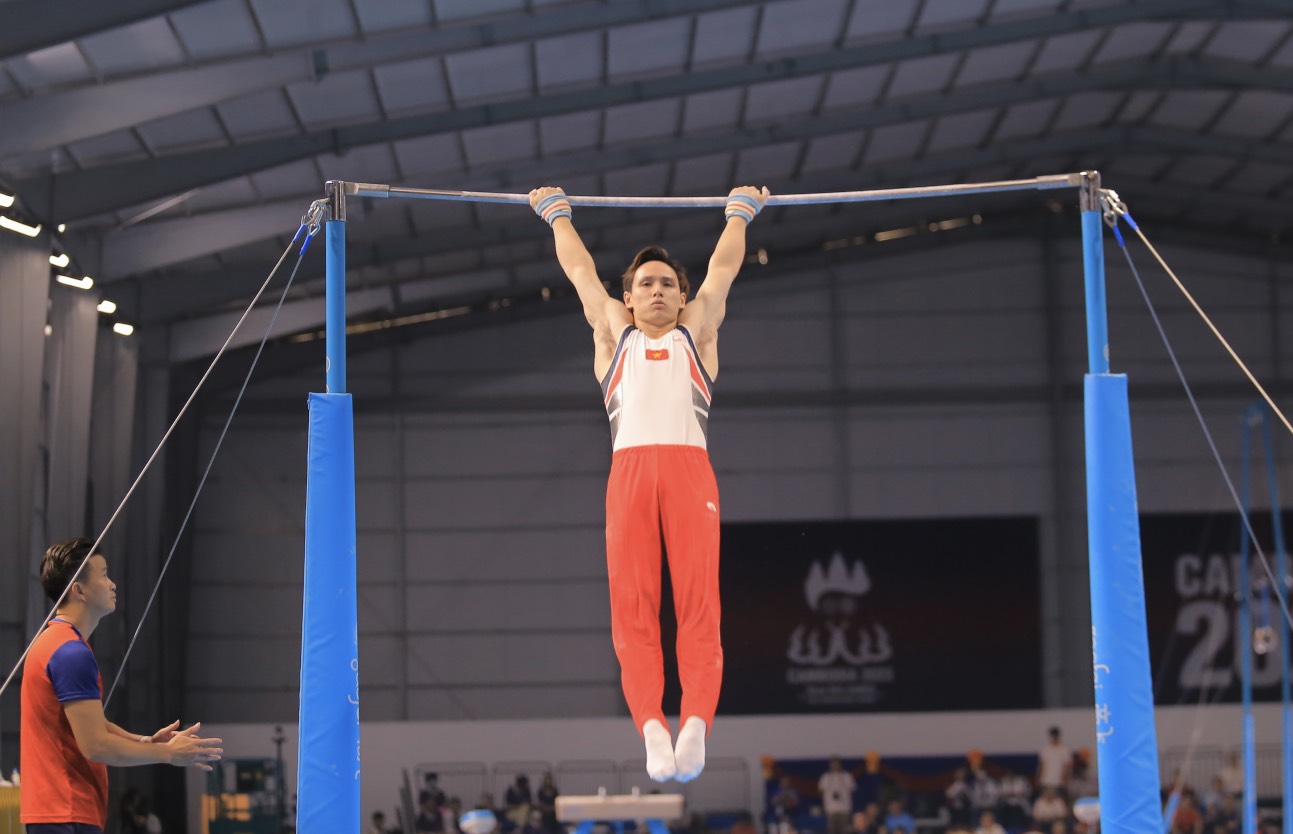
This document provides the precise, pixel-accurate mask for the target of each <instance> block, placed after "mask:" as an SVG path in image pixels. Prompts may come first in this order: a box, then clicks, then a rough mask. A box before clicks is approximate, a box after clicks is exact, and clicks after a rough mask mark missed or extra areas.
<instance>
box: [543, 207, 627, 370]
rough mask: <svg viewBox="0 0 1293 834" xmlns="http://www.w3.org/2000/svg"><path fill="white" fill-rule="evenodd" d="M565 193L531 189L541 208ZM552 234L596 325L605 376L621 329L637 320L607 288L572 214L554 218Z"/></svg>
mask: <svg viewBox="0 0 1293 834" xmlns="http://www.w3.org/2000/svg"><path fill="white" fill-rule="evenodd" d="M561 193H563V192H562V191H561V189H560V188H551V187H545V188H536V189H535V190H533V191H531V192H530V205H531V206H532V207H533V208H534V209H535V210H536V211H538V206H539V202H540V201H541V200H543V199H544V198H545V197H549V196H551V195H553V194H561ZM552 237H553V240H554V241H555V243H556V247H557V262H558V263H559V264H561V269H562V271H563V272H565V273H566V277H567V278H568V279H570V283H571V284H572V285H574V288H575V292H576V293H578V294H579V300H580V302H581V303H582V304H583V305H584V318H586V319H587V320H588V324H589V325H590V326H591V327H592V328H593V345H594V358H593V371H594V373H596V374H597V378H598V379H601V378H602V377H603V376H605V374H606V369H607V368H609V367H610V364H611V358H612V357H613V356H614V353H615V343H616V341H617V340H618V339H619V336H620V333H621V332H622V331H623V330H624V326H625V325H628V324H632V323H633V317H632V315H630V314H629V311H628V308H627V307H625V306H624V302H623V301H620V300H618V299H615V298H611V296H610V295H609V294H608V293H607V292H606V287H604V286H603V285H602V282H601V279H600V278H598V277H597V264H596V263H595V262H594V261H593V256H592V255H590V254H588V249H587V247H585V246H584V242H583V240H582V239H581V238H580V237H579V232H577V231H575V226H574V224H573V223H572V222H571V221H570V218H569V217H558V218H556V219H555V220H553V221H552Z"/></svg>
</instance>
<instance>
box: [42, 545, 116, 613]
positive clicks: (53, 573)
mask: <svg viewBox="0 0 1293 834" xmlns="http://www.w3.org/2000/svg"><path fill="white" fill-rule="evenodd" d="M92 547H94V541H93V540H91V539H68V540H67V541H62V542H59V543H58V544H56V545H53V546H52V547H50V548H49V550H46V551H45V558H43V559H41V560H40V586H41V587H42V588H44V589H45V596H47V597H49V599H50V601H51V602H57V601H58V598H59V597H61V596H62V595H63V592H64V591H66V590H67V586H68V585H71V584H72V577H74V576H76V571H77V569H78V568H80V567H81V563H82V562H84V561H85V557H86V556H88V555H90V548H92ZM95 553H96V554H98V555H103V554H102V551H97V550H96V551H95Z"/></svg>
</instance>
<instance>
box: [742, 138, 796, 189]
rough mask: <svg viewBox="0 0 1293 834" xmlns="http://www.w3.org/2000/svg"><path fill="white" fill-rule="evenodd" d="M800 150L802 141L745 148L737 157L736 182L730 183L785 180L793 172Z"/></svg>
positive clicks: (757, 183) (758, 184)
mask: <svg viewBox="0 0 1293 834" xmlns="http://www.w3.org/2000/svg"><path fill="white" fill-rule="evenodd" d="M802 150H803V143H802V142H781V143H779V144H776V145H759V146H756V147H752V148H745V149H744V150H742V151H741V152H740V155H739V156H738V158H737V163H736V176H735V179H736V182H734V183H732V185H733V186H737V185H754V186H761V185H766V184H767V183H769V182H776V181H778V180H787V179H789V178H790V175H791V174H793V173H794V171H795V165H796V163H797V162H798V161H799V156H800V152H801V151H802Z"/></svg>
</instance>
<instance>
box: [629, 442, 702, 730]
mask: <svg viewBox="0 0 1293 834" xmlns="http://www.w3.org/2000/svg"><path fill="white" fill-rule="evenodd" d="M718 510H719V504H718V485H717V484H716V483H715V481H714V470H713V468H712V467H710V465H709V455H708V454H707V453H706V452H705V450H704V449H701V448H699V447H697V446H681V445H679V446H666V445H659V446H630V447H629V448H627V449H621V450H619V451H618V452H616V453H615V455H614V457H613V458H612V460H611V476H610V482H609V483H608V484H607V487H606V567H607V571H608V574H609V577H610V591H611V638H612V640H613V641H614V643H615V656H616V657H618V658H619V661H620V681H621V684H622V685H623V687H624V700H626V701H627V702H628V706H629V712H630V713H632V715H633V723H634V725H635V726H636V727H637V728H638V732H639V733H640V732H641V731H642V725H643V724H645V723H646V722H647V721H650V720H651V719H653V718H655V719H657V720H659V721H660V723H661V724H664V723H665V720H664V710H663V709H662V708H661V703H660V702H661V700H662V699H663V697H664V654H663V652H662V651H661V649H660V584H661V579H660V577H661V570H662V568H661V564H660V550H661V543H662V541H661V540H662V538H663V544H664V548H665V551H666V552H667V553H668V556H669V574H670V577H671V578H672V580H673V599H674V607H675V609H676V611H677V614H678V677H679V680H680V681H681V683H682V709H681V717H682V720H683V722H686V720H687V719H688V718H690V717H691V716H697V717H699V718H700V719H701V720H703V721H704V722H705V728H706V730H707V731H708V730H709V729H710V728H712V727H713V725H714V711H715V709H717V707H718V692H719V689H720V688H721V686H722V683H723V646H722V644H721V642H720V637H719V614H720V609H719V600H718V538H719V512H718Z"/></svg>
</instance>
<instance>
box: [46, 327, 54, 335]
mask: <svg viewBox="0 0 1293 834" xmlns="http://www.w3.org/2000/svg"><path fill="white" fill-rule="evenodd" d="M45 335H46V336H53V335H54V325H52V324H47V325H45Z"/></svg>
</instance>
